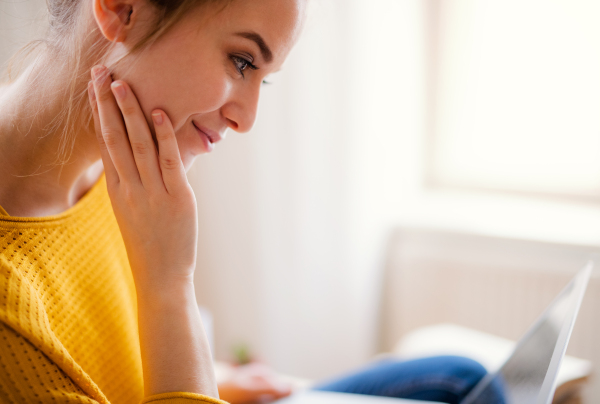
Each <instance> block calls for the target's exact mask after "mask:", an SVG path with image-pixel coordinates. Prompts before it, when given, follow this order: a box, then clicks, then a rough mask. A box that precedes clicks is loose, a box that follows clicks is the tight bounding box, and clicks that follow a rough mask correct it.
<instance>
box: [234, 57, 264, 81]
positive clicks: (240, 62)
mask: <svg viewBox="0 0 600 404" xmlns="http://www.w3.org/2000/svg"><path fill="white" fill-rule="evenodd" d="M229 57H230V58H231V61H232V62H233V65H234V66H235V69H236V70H237V71H238V73H239V74H240V75H241V76H242V77H246V76H245V75H244V70H246V69H248V68H250V69H251V70H258V67H256V66H254V65H253V64H252V60H248V59H246V58H245V57H242V56H239V55H229Z"/></svg>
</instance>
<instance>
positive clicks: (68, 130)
mask: <svg viewBox="0 0 600 404" xmlns="http://www.w3.org/2000/svg"><path fill="white" fill-rule="evenodd" d="M232 1H233V0H148V3H149V5H151V6H153V7H154V8H155V9H156V11H157V13H156V19H155V21H154V23H153V26H152V27H151V29H150V30H149V32H148V33H147V34H146V35H145V36H144V37H143V38H141V39H140V40H139V41H138V42H137V43H136V44H135V45H134V46H133V47H132V48H131V50H130V51H129V53H128V54H133V53H135V52H139V51H140V50H142V49H143V48H145V47H147V46H149V45H150V44H151V43H152V42H154V41H156V40H157V39H158V38H160V37H161V36H162V35H163V34H164V33H165V32H166V31H168V30H169V29H170V28H171V27H172V26H173V25H175V24H176V23H177V22H178V21H179V20H180V19H181V18H182V17H183V16H184V15H186V14H187V13H188V12H189V11H191V10H192V9H195V8H197V7H200V6H208V5H221V4H222V6H223V7H221V8H218V9H217V12H219V11H221V10H223V9H224V8H225V7H226V6H227V5H228V4H229V3H231V2H232ZM46 3H47V5H48V18H49V28H48V32H47V34H46V36H45V38H43V39H38V40H35V41H32V42H30V43H28V44H27V45H26V46H25V47H23V48H22V49H21V50H19V51H18V52H17V53H16V54H15V55H14V56H13V57H12V58H11V59H10V61H9V64H8V68H7V70H6V79H7V81H8V82H9V83H10V82H12V81H14V80H15V79H16V78H17V77H18V76H19V75H21V74H23V73H24V72H25V71H26V70H27V68H28V67H31V66H33V65H34V64H35V63H36V62H37V61H38V60H39V58H38V57H39V56H41V55H42V54H44V52H47V53H50V54H51V56H52V57H53V58H54V60H57V61H59V62H62V63H63V64H64V66H65V69H64V71H65V72H67V74H68V75H69V77H68V80H67V83H68V85H67V86H66V89H65V90H64V91H66V94H64V93H63V94H56V95H57V96H66V100H67V101H66V103H65V105H64V108H62V109H61V111H60V112H59V113H58V114H57V115H56V116H55V117H54V119H53V120H52V121H51V122H50V124H49V125H48V126H47V127H46V128H44V131H45V132H48V133H53V132H56V131H58V130H60V128H61V127H62V130H61V132H62V133H61V134H60V136H61V138H60V142H59V149H58V153H57V156H56V160H55V163H54V164H55V165H61V166H62V165H64V164H66V163H67V162H68V161H69V159H70V158H71V156H72V154H73V148H74V144H75V138H76V136H77V133H78V131H79V130H80V128H81V125H82V123H84V124H87V125H89V123H90V120H91V111H90V108H89V104H88V100H87V83H88V81H89V80H90V78H89V77H90V75H89V68H91V66H94V65H96V64H101V63H102V64H104V61H105V57H106V56H107V54H108V53H109V50H110V49H111V47H112V46H113V45H114V44H113V43H111V42H110V41H108V40H106V39H105V38H104V37H103V36H102V35H101V34H100V32H99V28H98V26H97V24H96V23H95V21H94V18H93V15H92V13H91V7H88V9H87V10H86V9H85V7H86V5H87V6H89V2H88V0H47V2H46ZM90 27H93V29H92V30H90ZM120 60H122V58H121V59H120ZM118 62H119V61H117V63H118ZM47 72H48V70H44V69H43V67H42V69H41V73H39V74H37V75H36V76H32V77H28V80H32V81H33V82H36V81H39V80H41V79H43V76H44V75H45V73H47ZM37 107H39V106H35V105H34V106H33V108H37ZM33 115H35V111H33Z"/></svg>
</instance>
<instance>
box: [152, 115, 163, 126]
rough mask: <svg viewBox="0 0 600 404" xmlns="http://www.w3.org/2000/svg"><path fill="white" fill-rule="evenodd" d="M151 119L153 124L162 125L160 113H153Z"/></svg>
mask: <svg viewBox="0 0 600 404" xmlns="http://www.w3.org/2000/svg"><path fill="white" fill-rule="evenodd" d="M152 119H154V123H155V124H157V125H162V123H163V116H162V114H161V113H160V112H153V113H152Z"/></svg>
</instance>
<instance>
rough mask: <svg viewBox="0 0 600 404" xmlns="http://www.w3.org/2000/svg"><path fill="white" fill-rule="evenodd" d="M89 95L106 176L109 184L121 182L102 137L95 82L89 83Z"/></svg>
mask: <svg viewBox="0 0 600 404" xmlns="http://www.w3.org/2000/svg"><path fill="white" fill-rule="evenodd" d="M88 96H89V99H90V107H91V108H92V118H93V120H94V131H95V133H96V139H97V140H98V144H99V147H100V156H101V157H102V165H104V174H105V176H106V183H107V184H117V183H119V174H118V173H117V170H116V169H115V166H114V165H113V162H112V160H111V158H110V154H109V153H108V149H107V148H106V143H104V138H103V137H102V131H101V129H100V118H99V117H98V104H97V103H96V94H95V93H94V83H93V82H91V81H90V82H89V83H88Z"/></svg>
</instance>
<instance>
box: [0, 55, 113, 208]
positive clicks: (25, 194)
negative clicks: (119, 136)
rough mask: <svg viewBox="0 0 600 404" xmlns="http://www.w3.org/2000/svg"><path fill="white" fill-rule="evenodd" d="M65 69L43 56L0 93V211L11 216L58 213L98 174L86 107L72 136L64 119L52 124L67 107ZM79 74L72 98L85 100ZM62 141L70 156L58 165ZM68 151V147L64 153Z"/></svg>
mask: <svg viewBox="0 0 600 404" xmlns="http://www.w3.org/2000/svg"><path fill="white" fill-rule="evenodd" d="M67 66H68V64H67V63H63V61H60V60H53V59H52V58H50V57H48V56H44V55H42V56H40V57H39V58H38V59H36V61H35V62H34V63H32V65H31V66H30V67H29V68H28V69H27V70H26V71H25V72H23V73H22V74H21V75H20V76H19V77H18V79H17V80H15V81H14V82H12V83H10V84H7V85H6V86H3V87H0V111H2V113H1V114H0V206H2V207H3V208H4V209H5V210H6V211H7V212H8V214H9V215H11V216H25V217H29V216H48V215H54V214H58V213H60V212H63V211H65V210H67V209H69V208H70V207H72V206H73V205H75V204H76V203H77V201H78V200H79V199H81V197H82V196H83V195H84V194H85V193H86V192H87V191H88V190H89V189H90V188H91V187H92V186H93V184H94V183H95V182H96V181H97V180H98V178H99V177H100V175H101V174H102V168H103V167H102V163H101V160H100V152H99V149H98V145H97V141H96V139H95V134H94V130H93V126H92V125H91V124H90V123H89V112H88V111H89V109H87V105H86V109H85V111H86V113H84V114H81V115H82V116H81V117H77V120H76V122H78V124H77V125H76V129H75V130H70V131H67V133H65V129H66V126H65V122H64V119H59V120H57V119H56V117H57V116H62V113H63V112H64V111H66V110H67V106H68V103H69V91H70V90H71V88H70V82H71V77H72V75H71V74H70V72H69V71H68V67H67ZM82 70H83V72H81V74H79V75H78V77H81V80H79V81H80V82H78V83H76V84H75V90H76V94H86V93H85V92H86V88H87V86H86V84H87V80H89V79H87V78H86V77H87V76H86V75H85V72H86V71H87V69H82ZM85 97H86V98H85V100H86V102H87V95H86V96H85ZM61 121H63V122H61ZM70 132H75V133H70ZM65 135H68V136H70V139H72V142H73V143H72V145H73V148H72V150H73V152H72V153H71V155H70V157H69V158H68V159H67V161H66V162H65V164H60V162H59V163H58V164H57V159H58V158H59V157H60V152H61V150H62V146H63V144H61V143H64V140H63V141H62V142H61V139H62V137H63V136H65ZM70 146H71V141H69V142H67V149H68V150H71V149H70ZM67 154H69V153H67Z"/></svg>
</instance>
